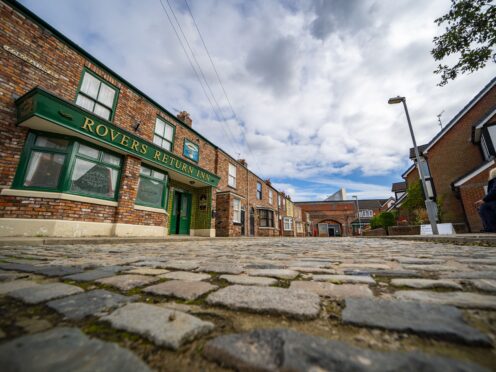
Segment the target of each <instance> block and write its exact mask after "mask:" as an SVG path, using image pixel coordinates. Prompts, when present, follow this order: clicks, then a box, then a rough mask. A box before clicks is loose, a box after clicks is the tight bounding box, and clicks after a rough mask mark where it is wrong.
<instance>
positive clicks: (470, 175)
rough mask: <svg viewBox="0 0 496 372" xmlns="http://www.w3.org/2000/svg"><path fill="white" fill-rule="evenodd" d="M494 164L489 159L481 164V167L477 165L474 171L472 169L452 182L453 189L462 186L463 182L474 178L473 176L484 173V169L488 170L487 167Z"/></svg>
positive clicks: (492, 160)
mask: <svg viewBox="0 0 496 372" xmlns="http://www.w3.org/2000/svg"><path fill="white" fill-rule="evenodd" d="M494 164H495V161H494V159H489V160H488V161H486V162H485V163H483V164H482V165H479V166H478V167H477V168H475V169H472V170H471V171H470V172H468V173H467V174H465V175H463V176H461V177H460V178H458V179H456V180H454V181H453V182H452V185H453V186H454V187H460V186H461V185H463V184H464V183H465V182H467V181H469V180H470V179H472V178H474V177H475V176H477V175H478V174H480V173H482V172H484V171H485V170H486V169H488V168H489V167H491V166H492V165H494Z"/></svg>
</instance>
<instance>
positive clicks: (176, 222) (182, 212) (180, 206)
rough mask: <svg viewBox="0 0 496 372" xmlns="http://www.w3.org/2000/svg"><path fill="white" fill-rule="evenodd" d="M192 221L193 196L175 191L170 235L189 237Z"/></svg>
mask: <svg viewBox="0 0 496 372" xmlns="http://www.w3.org/2000/svg"><path fill="white" fill-rule="evenodd" d="M190 221H191V194H188V193H184V192H179V191H174V197H173V199H172V216H171V221H170V233H171V234H181V235H189V225H190Z"/></svg>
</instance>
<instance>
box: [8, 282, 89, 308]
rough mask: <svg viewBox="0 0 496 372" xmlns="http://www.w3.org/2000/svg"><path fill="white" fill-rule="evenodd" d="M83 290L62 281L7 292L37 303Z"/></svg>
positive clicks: (27, 301) (23, 299)
mask: <svg viewBox="0 0 496 372" xmlns="http://www.w3.org/2000/svg"><path fill="white" fill-rule="evenodd" d="M81 292H83V289H82V288H79V287H77V286H75V285H69V284H64V283H48V284H40V285H37V286H32V287H27V288H21V289H17V290H15V291H12V292H9V293H8V295H9V296H10V297H13V298H15V299H17V300H21V301H24V302H26V303H28V304H39V303H40V302H45V301H50V300H53V299H55V298H60V297H64V296H70V295H73V294H76V293H81Z"/></svg>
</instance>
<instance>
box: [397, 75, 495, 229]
mask: <svg viewBox="0 0 496 372" xmlns="http://www.w3.org/2000/svg"><path fill="white" fill-rule="evenodd" d="M419 150H420V154H421V161H422V166H423V170H424V172H425V173H426V174H427V176H428V178H427V181H428V184H427V188H428V190H427V194H428V196H429V197H430V198H431V199H433V200H436V201H437V202H438V204H440V208H441V213H440V215H441V222H451V223H453V224H456V225H457V226H460V225H465V227H464V229H462V228H460V231H463V230H465V231H466V230H467V228H468V230H469V231H471V232H479V231H480V230H481V229H482V222H481V219H480V217H479V215H478V211H477V209H476V207H475V204H474V203H475V202H476V201H477V200H479V199H481V198H482V197H483V196H484V195H485V193H486V191H487V190H486V187H487V180H488V176H489V171H490V170H491V169H493V168H494V167H495V166H496V164H495V161H494V157H495V156H496V78H494V79H492V80H491V81H490V82H489V84H487V85H486V86H485V87H484V88H483V89H482V90H481V91H480V92H479V93H477V94H476V95H475V96H474V97H473V98H472V100H471V101H470V102H469V103H468V104H467V105H466V106H465V107H463V108H462V109H461V110H460V112H458V113H457V114H456V115H455V116H454V117H453V119H452V120H451V121H450V122H449V123H448V124H447V125H446V126H445V127H444V128H443V129H442V130H441V131H440V132H439V133H438V134H437V135H436V136H434V138H433V139H432V140H431V141H430V142H429V143H427V144H425V145H422V146H420V147H419ZM410 158H411V159H412V160H413V161H414V162H415V159H414V156H413V149H410ZM402 177H403V179H404V180H405V181H406V183H407V186H410V185H411V184H412V183H414V182H418V180H419V175H418V172H417V169H416V167H415V164H413V165H412V166H411V167H410V168H408V170H407V171H405V173H403V175H402Z"/></svg>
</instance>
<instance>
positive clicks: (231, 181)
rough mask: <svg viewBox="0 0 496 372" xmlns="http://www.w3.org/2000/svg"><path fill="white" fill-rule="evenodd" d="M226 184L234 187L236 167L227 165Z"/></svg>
mask: <svg viewBox="0 0 496 372" xmlns="http://www.w3.org/2000/svg"><path fill="white" fill-rule="evenodd" d="M228 173H229V174H228V180H227V184H228V185H229V186H231V187H236V166H235V165H232V164H231V163H229V171H228Z"/></svg>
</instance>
